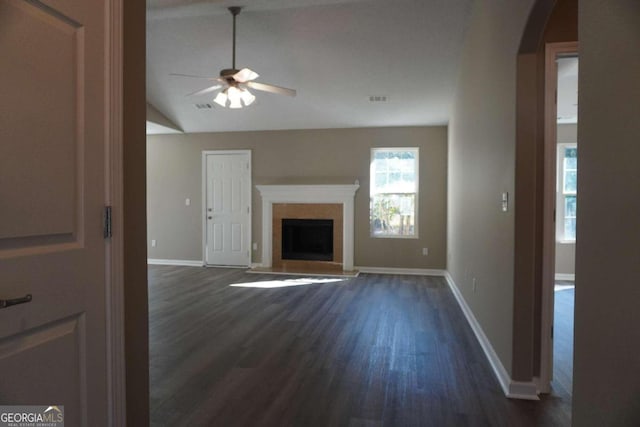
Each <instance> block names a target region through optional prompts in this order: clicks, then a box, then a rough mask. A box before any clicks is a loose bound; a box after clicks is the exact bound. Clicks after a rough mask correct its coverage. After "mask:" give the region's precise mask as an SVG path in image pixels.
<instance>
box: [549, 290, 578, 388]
mask: <svg viewBox="0 0 640 427" xmlns="http://www.w3.org/2000/svg"><path fill="white" fill-rule="evenodd" d="M554 298H555V299H554V304H553V381H552V383H551V387H553V390H554V393H556V394H558V395H563V396H567V397H568V398H569V399H570V396H571V393H572V388H573V311H574V301H575V288H574V287H573V282H556V290H555V292H554Z"/></svg>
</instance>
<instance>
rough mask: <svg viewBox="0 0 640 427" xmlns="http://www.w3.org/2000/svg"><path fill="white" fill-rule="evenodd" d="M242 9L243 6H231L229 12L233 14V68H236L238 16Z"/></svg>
mask: <svg viewBox="0 0 640 427" xmlns="http://www.w3.org/2000/svg"><path fill="white" fill-rule="evenodd" d="M241 10H242V7H241V6H231V7H230V8H229V12H231V15H233V53H232V57H231V68H232V69H233V70H235V69H236V16H238V14H239V13H240V11H241Z"/></svg>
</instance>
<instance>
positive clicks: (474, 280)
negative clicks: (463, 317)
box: [471, 277, 478, 292]
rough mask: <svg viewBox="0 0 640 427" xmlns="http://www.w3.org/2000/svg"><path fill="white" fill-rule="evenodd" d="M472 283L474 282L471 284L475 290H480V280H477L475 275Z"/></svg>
mask: <svg viewBox="0 0 640 427" xmlns="http://www.w3.org/2000/svg"><path fill="white" fill-rule="evenodd" d="M471 283H472V284H471V286H472V288H473V292H475V291H477V290H478V282H477V281H476V278H475V277H474V278H473V280H472V282H471Z"/></svg>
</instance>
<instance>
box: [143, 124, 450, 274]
mask: <svg viewBox="0 0 640 427" xmlns="http://www.w3.org/2000/svg"><path fill="white" fill-rule="evenodd" d="M386 146H391V147H393V146H399V147H402V146H408V147H411V146H417V147H420V195H419V224H418V227H419V239H373V238H371V237H369V220H368V218H369V161H370V149H371V147H386ZM216 149H238V150H239V149H249V150H251V152H252V162H253V171H252V175H253V178H252V179H253V185H254V190H253V197H252V204H253V225H252V240H253V242H257V243H258V250H255V251H253V257H252V260H253V262H260V261H261V259H260V257H261V253H262V252H261V250H262V247H261V245H262V242H261V233H262V230H261V214H262V212H261V203H262V201H261V199H260V195H259V193H258V192H257V190H255V185H257V184H285V183H287V184H291V183H294V184H295V183H309V184H313V183H315V184H322V183H341V184H352V183H353V182H354V181H355V180H356V179H357V180H359V181H360V189H359V190H358V192H357V193H356V204H355V218H356V219H355V222H356V224H355V264H356V265H357V266H366V267H395V268H434V269H443V268H445V263H446V261H445V259H446V191H447V129H446V127H444V126H439V127H408V128H367V129H327V130H290V131H268V132H228V133H207V134H186V135H149V136H148V137H147V164H148V171H147V172H148V173H147V190H148V198H147V208H148V221H149V223H148V243H149V242H150V241H151V239H155V240H156V241H157V246H156V247H155V248H153V247H151V246H150V245H149V247H148V252H149V258H152V259H154V258H155V259H178V260H202V216H201V212H202V201H201V192H202V189H201V187H202V171H201V153H202V151H203V150H216ZM186 198H190V199H191V206H185V199H186ZM424 247H428V248H429V255H428V256H423V255H422V248H424Z"/></svg>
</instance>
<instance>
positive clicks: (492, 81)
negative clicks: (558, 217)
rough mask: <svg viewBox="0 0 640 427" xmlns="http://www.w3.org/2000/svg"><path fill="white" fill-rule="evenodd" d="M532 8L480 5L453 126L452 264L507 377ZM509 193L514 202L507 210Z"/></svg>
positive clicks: (483, 1)
mask: <svg viewBox="0 0 640 427" xmlns="http://www.w3.org/2000/svg"><path fill="white" fill-rule="evenodd" d="M532 3H533V2H532V1H529V0H527V1H518V2H505V1H499V0H480V1H477V2H476V4H475V8H474V15H473V18H472V23H471V27H470V29H469V31H468V34H467V45H466V47H465V51H464V56H463V62H462V67H461V68H462V71H461V75H460V78H459V80H458V89H457V95H456V99H455V102H454V107H453V110H452V115H451V121H450V125H449V197H448V199H449V201H448V222H447V226H448V236H447V240H448V248H449V249H448V251H449V259H448V262H447V267H448V270H449V272H450V274H451V276H452V278H453V280H454V281H455V283H456V284H457V285H458V288H459V289H460V291H461V292H462V295H463V296H464V298H465V300H466V302H467V304H468V305H469V307H470V308H471V310H472V311H473V313H474V315H475V317H476V318H477V319H478V322H479V323H480V325H481V326H482V328H483V330H484V332H485V334H486V335H487V337H488V338H489V341H490V342H491V344H492V346H493V348H494V349H495V351H496V352H497V354H498V356H499V358H500V360H501V361H502V364H503V365H504V367H505V368H506V369H507V371H509V373H511V371H510V369H511V364H512V342H513V341H512V337H513V330H512V327H513V295H514V293H513V291H514V288H513V274H514V270H513V264H514V212H513V206H514V199H515V197H517V195H515V194H514V168H515V101H516V90H515V89H516V55H517V52H518V45H519V42H520V38H521V36H522V33H523V29H524V26H525V22H526V20H527V16H528V13H529V9H530V6H531V4H532ZM504 191H506V192H509V194H510V199H511V200H510V202H511V209H510V210H509V211H508V212H506V213H505V212H502V211H501V194H502V192H504ZM474 277H475V278H476V281H477V282H476V283H477V290H476V291H475V292H474V291H473V287H472V281H473V278H474Z"/></svg>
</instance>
